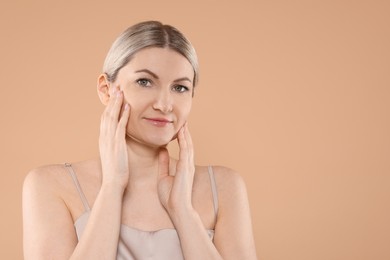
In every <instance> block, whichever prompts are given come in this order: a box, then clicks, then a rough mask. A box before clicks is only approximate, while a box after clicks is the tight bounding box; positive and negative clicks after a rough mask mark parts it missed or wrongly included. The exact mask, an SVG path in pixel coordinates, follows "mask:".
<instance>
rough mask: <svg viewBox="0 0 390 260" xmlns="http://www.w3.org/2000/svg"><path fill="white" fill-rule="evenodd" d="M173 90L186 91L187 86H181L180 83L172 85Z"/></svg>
mask: <svg viewBox="0 0 390 260" xmlns="http://www.w3.org/2000/svg"><path fill="white" fill-rule="evenodd" d="M173 90H174V91H176V92H180V93H182V92H186V91H188V90H189V88H187V87H186V86H182V85H177V86H174V87H173Z"/></svg>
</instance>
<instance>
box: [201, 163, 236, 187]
mask: <svg viewBox="0 0 390 260" xmlns="http://www.w3.org/2000/svg"><path fill="white" fill-rule="evenodd" d="M209 167H210V168H211V169H209ZM197 168H198V169H199V170H200V171H201V172H209V171H210V170H211V171H212V172H213V174H214V177H215V180H216V182H217V183H218V184H221V185H229V184H234V183H240V182H242V181H243V179H242V177H241V175H240V174H239V173H238V172H237V171H236V170H234V169H232V168H229V167H226V166H221V165H210V166H197Z"/></svg>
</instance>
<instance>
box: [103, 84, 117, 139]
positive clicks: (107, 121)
mask: <svg viewBox="0 0 390 260" xmlns="http://www.w3.org/2000/svg"><path fill="white" fill-rule="evenodd" d="M118 91H119V87H116V88H114V90H113V91H110V92H111V94H110V99H109V100H108V104H107V106H106V108H105V109H104V112H103V113H102V116H101V129H100V130H101V132H102V131H104V130H108V129H109V128H111V127H108V126H109V125H111V123H110V121H112V118H111V117H112V115H111V111H112V108H113V107H114V106H115V103H116V101H117V98H116V97H117V95H116V94H117V93H118ZM114 93H115V94H114Z"/></svg>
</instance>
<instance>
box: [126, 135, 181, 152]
mask: <svg viewBox="0 0 390 260" xmlns="http://www.w3.org/2000/svg"><path fill="white" fill-rule="evenodd" d="M126 136H127V137H128V138H130V139H131V140H132V141H135V142H137V143H140V144H143V145H146V146H149V147H154V148H160V147H165V146H167V145H168V144H169V143H170V142H171V141H173V140H175V139H176V138H177V136H176V135H174V136H173V137H172V138H167V137H161V136H158V137H156V136H155V137H150V138H140V137H136V136H134V135H131V134H129V133H126Z"/></svg>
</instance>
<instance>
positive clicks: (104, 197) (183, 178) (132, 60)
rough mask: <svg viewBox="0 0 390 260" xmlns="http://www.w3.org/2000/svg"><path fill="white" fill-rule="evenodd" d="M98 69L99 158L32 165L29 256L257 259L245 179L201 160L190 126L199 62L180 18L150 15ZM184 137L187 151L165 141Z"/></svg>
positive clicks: (27, 205) (27, 206) (26, 191)
mask: <svg viewBox="0 0 390 260" xmlns="http://www.w3.org/2000/svg"><path fill="white" fill-rule="evenodd" d="M103 71H104V73H103V74H101V75H100V76H99V78H98V83H97V91H98V95H99V97H100V100H101V102H102V103H103V104H104V105H105V106H106V108H105V110H104V112H103V114H102V117H101V126H100V137H99V150H100V158H98V159H95V160H88V161H83V162H77V163H73V164H68V163H66V164H61V165H49V166H44V167H40V168H37V169H34V170H32V171H31V172H30V173H29V174H28V176H27V177H26V179H25V182H24V187H23V224H24V255H25V258H26V259H183V258H185V259H197V260H199V259H256V253H255V246H254V240H253V234H252V227H251V219H250V212H249V206H248V199H247V195H246V190H245V185H244V183H243V181H242V179H241V178H240V177H239V175H238V174H236V173H234V172H233V171H232V170H230V169H228V168H225V167H202V166H195V165H194V152H193V146H192V140H191V136H190V133H189V131H188V126H187V118H188V115H189V112H190V109H191V103H192V98H193V94H194V91H195V85H196V83H197V79H198V63H197V57H196V54H195V50H194V49H193V47H192V46H191V44H190V43H189V41H188V40H187V39H186V38H185V37H184V36H183V35H182V34H181V33H180V32H179V31H178V30H177V29H175V28H174V27H171V26H169V25H163V24H161V23H160V22H154V21H150V22H143V23H139V24H136V25H134V26H132V27H130V28H128V29H127V30H126V31H125V32H124V33H123V34H122V35H121V36H119V37H118V39H117V40H116V41H115V42H114V44H113V45H112V47H111V49H110V51H109V53H108V55H107V57H106V60H105V63H104V68H103ZM174 139H177V140H178V144H179V148H180V152H179V159H178V160H174V159H172V158H170V157H169V154H168V151H167V149H166V145H167V144H168V143H169V142H170V141H172V140H174Z"/></svg>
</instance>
